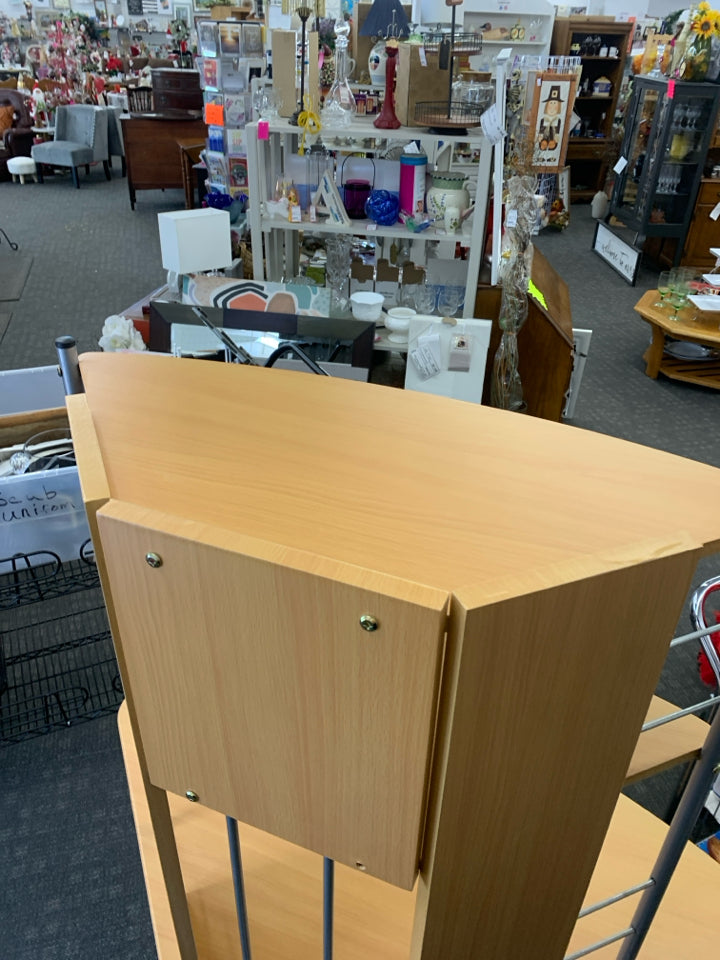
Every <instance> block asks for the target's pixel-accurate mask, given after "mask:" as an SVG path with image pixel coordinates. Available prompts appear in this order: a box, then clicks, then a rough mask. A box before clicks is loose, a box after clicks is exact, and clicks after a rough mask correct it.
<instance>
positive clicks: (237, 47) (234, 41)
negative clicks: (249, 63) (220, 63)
mask: <svg viewBox="0 0 720 960" xmlns="http://www.w3.org/2000/svg"><path fill="white" fill-rule="evenodd" d="M219 30H220V53H222V54H223V55H224V56H227V57H241V56H242V54H243V50H242V42H241V41H242V32H241V31H242V26H241V24H240V21H239V20H238V21H234V20H233V21H228V22H226V23H221V24H220V25H219Z"/></svg>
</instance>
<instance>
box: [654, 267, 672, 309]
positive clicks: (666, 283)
mask: <svg viewBox="0 0 720 960" xmlns="http://www.w3.org/2000/svg"><path fill="white" fill-rule="evenodd" d="M657 292H658V295H659V297H660V299H659V300H657V301H656V302H655V303H654V304H653V306H654V307H658V308H659V309H660V310H662V309H663V307H664V306H665V297H667V296H669V294H670V271H669V270H663V272H662V273H661V274H660V276H659V277H658V285H657Z"/></svg>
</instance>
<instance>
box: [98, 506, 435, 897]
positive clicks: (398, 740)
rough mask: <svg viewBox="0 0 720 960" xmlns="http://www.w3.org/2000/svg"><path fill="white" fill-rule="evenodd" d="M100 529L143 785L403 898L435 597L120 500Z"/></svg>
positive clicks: (423, 754) (415, 812)
mask: <svg viewBox="0 0 720 960" xmlns="http://www.w3.org/2000/svg"><path fill="white" fill-rule="evenodd" d="M249 509H251V508H249ZM98 519H99V525H100V533H101V536H102V540H103V548H104V551H105V558H106V563H107V568H108V574H109V578H110V585H111V590H112V594H113V597H114V598H115V600H116V613H117V618H118V624H119V633H118V637H119V643H120V645H121V646H122V651H123V658H124V661H125V664H126V669H127V681H128V684H129V689H130V690H131V692H132V698H133V703H134V705H135V710H136V713H137V717H138V724H139V729H140V732H141V736H142V743H143V748H144V751H145V756H146V759H147V765H148V770H149V775H150V779H151V781H152V782H153V783H154V784H155V785H156V786H160V787H163V788H165V789H166V790H170V791H172V792H174V793H178V794H184V793H185V792H186V791H187V790H192V791H194V792H195V793H196V794H198V796H199V798H200V802H201V803H203V804H205V805H207V806H209V807H211V808H212V809H214V810H219V811H221V812H223V813H226V814H229V815H231V816H234V817H236V818H237V819H239V820H243V821H244V822H246V823H250V824H252V825H253V826H257V827H260V828H261V829H263V830H266V831H268V832H270V833H272V834H274V835H276V836H279V837H283V838H285V839H287V840H290V841H292V842H293V843H297V844H299V845H301V846H303V847H306V848H308V849H311V850H315V851H317V852H320V853H323V854H325V855H326V856H329V857H332V858H333V859H335V860H338V861H340V862H343V863H346V864H349V865H351V866H356V865H360V866H361V868H364V869H365V870H367V872H368V873H370V874H373V875H374V876H377V877H380V878H381V879H384V880H387V881H389V882H391V883H394V884H397V885H398V886H402V887H405V888H410V887H412V885H413V883H414V880H415V877H416V874H417V865H418V856H419V843H420V836H421V830H422V826H423V821H424V815H425V797H426V793H427V779H428V770H429V758H430V752H431V743H432V735H433V730H434V722H435V715H436V695H437V688H438V674H439V669H440V660H441V653H442V643H443V634H444V628H445V621H446V607H447V594H445V593H444V592H443V591H439V590H432V589H428V588H425V587H422V586H419V585H416V584H411V583H409V582H408V581H401V580H393V578H390V577H379V576H378V575H376V574H374V573H373V572H372V571H362V570H360V569H358V568H352V567H349V566H348V565H343V564H338V563H331V562H327V561H323V560H322V558H317V557H313V556H312V555H304V554H301V553H300V552H299V551H286V550H282V549H281V548H278V547H275V545H272V549H271V550H270V551H269V552H268V551H267V550H263V547H262V543H261V542H259V541H258V542H256V544H257V550H256V552H252V551H251V550H250V549H248V543H249V541H247V542H246V541H242V538H240V537H239V536H238V535H237V534H236V535H235V538H234V541H233V540H227V539H223V537H224V534H223V532H222V531H217V538H216V539H215V540H213V533H212V531H211V530H209V528H205V529H204V530H203V529H200V528H199V525H197V524H195V525H191V524H186V525H182V524H181V523H180V521H178V520H177V518H168V517H164V516H163V515H160V514H151V513H150V512H148V511H142V510H140V509H139V508H137V507H133V506H131V505H128V504H119V503H115V504H112V503H111V504H109V505H108V507H106V508H104V509H103V510H102V511H101V513H100V514H99V517H98ZM179 531H182V533H181V534H180V535H178V532H179ZM240 542H242V545H243V547H245V549H244V550H240V549H238V548H237V545H238V543H240ZM233 543H234V545H235V549H233ZM273 550H275V556H274V557H273V555H272V551H273ZM148 551H154V552H155V553H157V554H159V555H160V556H161V557H162V559H163V562H162V566H161V567H159V568H157V569H153V568H151V567H150V566H149V565H148V564H147V563H146V561H145V555H146V553H147V552H148ZM118 598H122V602H118ZM364 614H371V615H373V616H374V617H376V618H377V621H378V623H379V627H378V629H377V630H376V631H374V632H366V631H365V630H364V629H363V628H362V627H361V625H360V622H359V621H360V617H361V616H362V615H364Z"/></svg>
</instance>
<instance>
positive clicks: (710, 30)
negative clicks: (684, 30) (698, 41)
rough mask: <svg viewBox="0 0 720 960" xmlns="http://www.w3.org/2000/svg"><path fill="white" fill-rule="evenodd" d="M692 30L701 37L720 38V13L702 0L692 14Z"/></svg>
mask: <svg viewBox="0 0 720 960" xmlns="http://www.w3.org/2000/svg"><path fill="white" fill-rule="evenodd" d="M690 30H691V32H692V33H694V34H697V35H698V36H700V37H706V38H707V39H710V38H711V37H720V11H718V10H713V9H712V8H711V6H710V4H709V3H707V2H706V0H702V2H701V3H699V4H698V5H697V7H696V8H695V9H694V10H692V11H691V13H690Z"/></svg>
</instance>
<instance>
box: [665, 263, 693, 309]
mask: <svg viewBox="0 0 720 960" xmlns="http://www.w3.org/2000/svg"><path fill="white" fill-rule="evenodd" d="M691 273H692V271H689V270H688V269H687V268H686V267H673V269H672V270H671V271H670V276H669V278H668V285H669V287H670V306H671V307H672V309H673V311H674V313H673V315H672V317H671V319H672V320H677V316H678V313H679V312H680V310H681V309H682V308H683V307H684V306H685V305H686V303H687V296H688V292H689V289H690V287H689V282H690V276H691Z"/></svg>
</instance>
